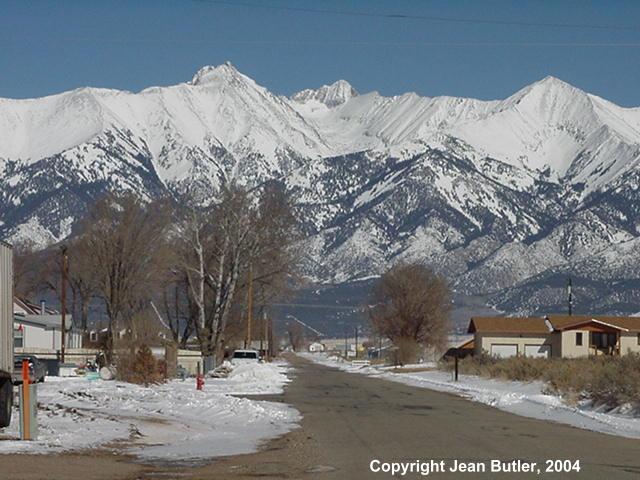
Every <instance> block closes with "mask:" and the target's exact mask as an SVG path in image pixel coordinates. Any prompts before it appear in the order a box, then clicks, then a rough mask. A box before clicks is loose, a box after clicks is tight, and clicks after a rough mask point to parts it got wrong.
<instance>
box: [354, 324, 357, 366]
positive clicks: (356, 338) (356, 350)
mask: <svg viewBox="0 0 640 480" xmlns="http://www.w3.org/2000/svg"><path fill="white" fill-rule="evenodd" d="M354 331H355V337H356V342H355V343H356V360H357V359H358V326H357V325H356V328H355V329H354Z"/></svg>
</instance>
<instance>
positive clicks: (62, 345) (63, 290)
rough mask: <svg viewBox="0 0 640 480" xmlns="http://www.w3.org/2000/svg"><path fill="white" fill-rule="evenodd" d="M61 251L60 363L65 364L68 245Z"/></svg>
mask: <svg viewBox="0 0 640 480" xmlns="http://www.w3.org/2000/svg"><path fill="white" fill-rule="evenodd" d="M60 251H61V254H62V285H60V314H61V317H62V322H61V323H62V325H61V328H62V331H61V332H60V361H61V362H62V363H64V351H65V348H66V343H67V342H66V337H67V322H66V320H67V268H68V262H69V256H68V254H67V247H66V245H63V246H62V247H61V248H60Z"/></svg>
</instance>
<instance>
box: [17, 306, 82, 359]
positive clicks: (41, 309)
mask: <svg viewBox="0 0 640 480" xmlns="http://www.w3.org/2000/svg"><path fill="white" fill-rule="evenodd" d="M13 309H14V314H13V340H14V348H15V349H17V350H18V351H20V352H29V351H30V350H31V349H49V350H60V348H61V346H62V334H61V332H62V316H61V315H60V313H58V312H57V311H55V310H51V309H49V308H46V307H45V306H44V304H41V305H40V306H38V305H35V304H33V303H31V302H28V301H26V300H23V299H20V298H15V299H14V304H13ZM65 324H66V325H65V329H66V331H67V337H66V345H65V346H66V348H81V347H82V332H81V331H80V330H78V329H75V328H73V327H72V318H71V315H67V316H66V321H65Z"/></svg>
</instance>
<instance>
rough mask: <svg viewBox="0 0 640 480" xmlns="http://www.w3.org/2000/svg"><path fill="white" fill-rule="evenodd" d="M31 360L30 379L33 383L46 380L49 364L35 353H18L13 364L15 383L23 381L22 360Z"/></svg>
mask: <svg viewBox="0 0 640 480" xmlns="http://www.w3.org/2000/svg"><path fill="white" fill-rule="evenodd" d="M23 360H29V381H30V382H32V383H36V382H44V378H45V377H46V376H47V366H46V365H45V364H44V362H41V361H40V360H39V359H38V358H37V357H34V356H33V355H17V356H16V357H15V360H14V364H13V383H14V385H19V384H21V383H22V361H23Z"/></svg>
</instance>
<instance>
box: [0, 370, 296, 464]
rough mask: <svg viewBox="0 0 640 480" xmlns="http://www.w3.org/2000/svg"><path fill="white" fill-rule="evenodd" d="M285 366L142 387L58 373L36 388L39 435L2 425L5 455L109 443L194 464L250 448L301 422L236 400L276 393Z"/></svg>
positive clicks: (0, 443) (287, 411)
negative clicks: (25, 436)
mask: <svg viewBox="0 0 640 480" xmlns="http://www.w3.org/2000/svg"><path fill="white" fill-rule="evenodd" d="M286 372H287V367H286V366H285V365H284V364H282V363H280V364H256V365H245V366H243V368H242V369H240V368H239V369H238V371H237V373H235V375H233V377H232V378H229V379H207V380H206V383H205V388H204V391H198V390H196V388H195V380H193V379H187V380H185V381H179V380H174V381H171V382H169V383H166V384H164V385H154V386H150V387H143V386H139V385H131V384H126V383H122V382H115V381H111V382H105V381H102V380H94V381H90V380H87V379H86V378H55V377H51V378H48V379H47V382H46V383H44V384H41V385H40V386H39V387H38V401H39V403H40V411H39V413H38V420H39V424H40V434H39V436H38V440H37V441H34V442H21V441H19V440H16V439H17V438H19V426H18V421H17V416H18V412H17V411H16V412H14V413H15V414H16V417H15V419H16V420H15V421H14V422H13V423H12V425H11V427H9V428H8V429H5V430H4V431H2V430H0V453H16V452H18V453H52V452H62V451H68V450H77V449H85V448H93V447H97V446H100V445H105V444H110V446H112V447H113V448H117V449H121V450H123V451H125V452H126V453H132V454H135V455H136V456H138V457H140V458H141V459H143V460H149V461H158V460H162V461H183V462H193V461H197V460H202V459H206V458H211V457H217V456H222V455H232V454H239V453H249V452H252V451H255V450H256V448H257V447H258V445H259V444H260V443H261V442H262V441H264V440H266V439H268V438H272V437H274V436H277V435H281V434H284V433H286V432H288V431H290V430H292V429H293V428H295V427H296V422H297V421H298V420H299V419H300V415H299V413H298V412H297V411H296V410H295V409H293V408H291V407H289V406H288V405H286V404H282V403H276V402H267V401H257V400H249V399H246V398H237V397H234V396H232V395H234V394H239V395H243V394H251V395H257V394H265V393H269V394H277V393H281V392H282V390H283V387H284V385H285V383H286V382H287V381H288V380H287V377H286Z"/></svg>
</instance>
